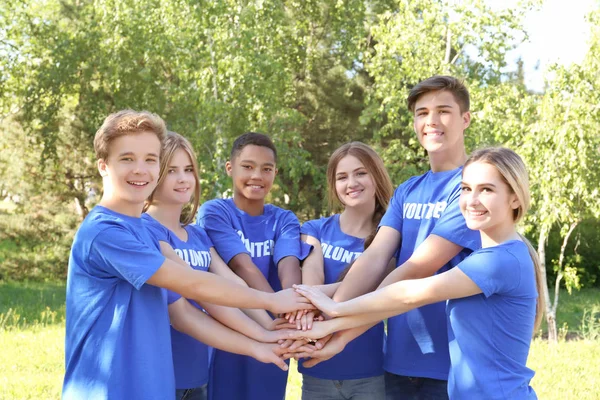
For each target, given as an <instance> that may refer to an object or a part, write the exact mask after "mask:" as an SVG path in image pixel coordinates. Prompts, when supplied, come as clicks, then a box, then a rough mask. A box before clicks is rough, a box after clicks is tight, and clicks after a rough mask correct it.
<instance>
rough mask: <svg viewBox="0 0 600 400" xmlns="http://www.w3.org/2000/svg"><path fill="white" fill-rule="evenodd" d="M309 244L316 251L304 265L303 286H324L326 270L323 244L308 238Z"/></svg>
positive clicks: (307, 258)
mask: <svg viewBox="0 0 600 400" xmlns="http://www.w3.org/2000/svg"><path fill="white" fill-rule="evenodd" d="M307 243H309V244H311V245H313V247H314V249H313V251H312V252H311V253H310V254H309V255H308V257H306V259H305V260H304V261H303V263H302V284H304V285H311V286H314V285H322V284H323V283H324V282H325V268H324V265H323V250H322V249H321V243H319V241H318V240H316V239H315V238H312V237H310V238H307Z"/></svg>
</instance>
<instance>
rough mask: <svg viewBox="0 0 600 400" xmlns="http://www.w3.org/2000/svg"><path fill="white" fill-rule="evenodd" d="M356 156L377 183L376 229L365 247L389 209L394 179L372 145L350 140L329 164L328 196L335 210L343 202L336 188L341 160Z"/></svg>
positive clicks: (374, 214) (374, 218)
mask: <svg viewBox="0 0 600 400" xmlns="http://www.w3.org/2000/svg"><path fill="white" fill-rule="evenodd" d="M348 155H350V156H354V157H356V158H357V159H358V160H359V161H360V162H361V163H362V165H364V166H365V168H366V169H367V171H368V172H369V174H370V175H371V177H372V178H373V183H374V184H375V210H374V211H373V218H372V221H373V225H374V226H375V229H374V230H373V231H372V232H371V234H370V235H369V236H368V237H367V238H366V239H365V249H366V248H367V247H368V246H369V245H370V244H371V242H372V241H373V239H374V238H375V233H377V226H378V225H379V222H380V221H381V218H382V217H383V214H385V211H386V210H387V207H388V204H389V203H390V199H391V197H392V193H393V192H394V187H393V186H392V180H391V179H390V176H389V174H388V172H387V169H386V168H385V165H384V164H383V160H382V159H381V157H379V154H377V152H376V151H375V150H373V149H372V148H371V147H369V146H367V145H366V144H364V143H362V142H350V143H346V144H343V145H342V146H340V147H338V148H337V149H336V150H335V151H334V152H333V154H331V157H329V163H328V164H327V197H328V199H329V208H330V209H331V210H332V211H334V210H336V209H340V208H342V206H343V204H342V202H341V200H340V198H339V197H338V194H337V191H336V190H335V173H336V170H337V166H338V164H339V162H340V160H341V159H342V158H344V157H346V156H348Z"/></svg>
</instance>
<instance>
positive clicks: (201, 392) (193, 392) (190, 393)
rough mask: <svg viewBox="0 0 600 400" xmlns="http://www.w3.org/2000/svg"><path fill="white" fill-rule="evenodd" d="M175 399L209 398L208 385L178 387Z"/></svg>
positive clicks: (198, 399)
mask: <svg viewBox="0 0 600 400" xmlns="http://www.w3.org/2000/svg"><path fill="white" fill-rule="evenodd" d="M175 400H208V392H207V385H202V386H200V387H197V388H193V389H177V390H176V391H175Z"/></svg>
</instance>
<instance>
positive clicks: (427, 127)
mask: <svg viewBox="0 0 600 400" xmlns="http://www.w3.org/2000/svg"><path fill="white" fill-rule="evenodd" d="M470 122H471V114H470V113H469V112H468V111H467V112H464V113H463V112H461V111H460V106H459V104H458V103H457V102H456V100H455V99H454V96H453V95H452V93H450V92H448V91H444V90H442V91H433V92H428V93H425V94H423V95H422V96H421V97H419V98H418V99H417V101H416V103H415V114H414V129H415V132H416V133H417V137H418V139H419V143H420V144H421V146H423V148H424V149H425V150H427V152H428V153H429V154H430V155H431V154H435V153H447V154H449V155H454V154H464V151H465V146H464V130H465V129H467V127H468V126H469V124H470Z"/></svg>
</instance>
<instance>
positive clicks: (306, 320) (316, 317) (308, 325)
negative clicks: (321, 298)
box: [297, 310, 325, 331]
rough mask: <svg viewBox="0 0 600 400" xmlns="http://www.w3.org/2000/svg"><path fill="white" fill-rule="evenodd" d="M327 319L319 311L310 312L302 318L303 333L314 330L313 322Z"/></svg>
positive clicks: (301, 327)
mask: <svg viewBox="0 0 600 400" xmlns="http://www.w3.org/2000/svg"><path fill="white" fill-rule="evenodd" d="M324 319H325V318H324V317H323V315H321V312H320V311H319V310H314V311H308V312H307V313H305V314H304V315H303V316H302V318H300V327H297V328H298V329H302V330H303V331H306V330H309V329H312V325H313V321H323V320H324Z"/></svg>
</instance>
